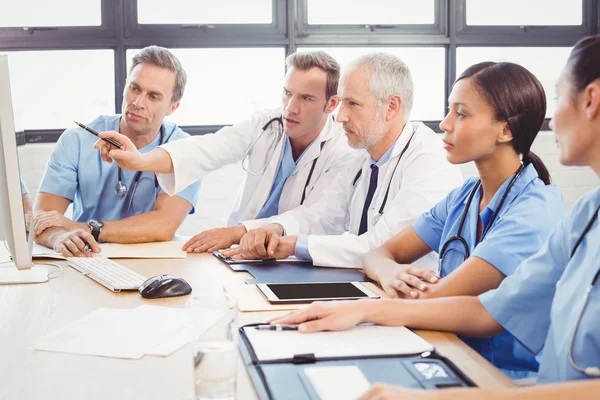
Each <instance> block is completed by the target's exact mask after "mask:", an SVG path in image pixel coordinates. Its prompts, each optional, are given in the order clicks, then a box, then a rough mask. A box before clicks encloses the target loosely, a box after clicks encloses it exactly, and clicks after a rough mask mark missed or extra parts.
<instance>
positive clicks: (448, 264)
mask: <svg viewBox="0 0 600 400" xmlns="http://www.w3.org/2000/svg"><path fill="white" fill-rule="evenodd" d="M511 178H512V177H510V178H508V179H507V180H506V181H505V182H504V183H503V185H502V186H501V187H500V189H499V190H498V191H497V192H496V194H495V195H494V197H493V198H492V200H491V202H490V204H489V205H488V206H487V207H486V208H485V209H484V210H483V211H482V212H481V213H479V203H480V199H481V188H480V189H479V190H478V191H477V193H476V194H475V196H474V197H473V201H472V202H471V206H470V208H469V211H468V213H467V217H466V220H465V224H464V227H463V231H462V237H463V238H464V239H465V241H466V242H467V244H468V247H469V252H470V254H471V257H478V258H480V259H482V260H484V261H487V262H488V263H490V264H491V265H493V266H494V267H495V268H496V269H498V270H499V271H500V272H502V274H504V275H505V276H510V275H512V274H513V273H514V271H515V270H516V269H517V267H518V266H519V264H520V263H521V262H522V261H523V260H525V259H526V258H527V257H530V256H531V255H533V254H535V253H536V252H537V251H538V250H539V249H540V248H541V247H542V245H543V244H544V242H545V241H546V239H548V236H549V235H550V232H551V231H552V229H553V228H554V227H555V226H556V224H557V223H558V221H559V220H560V218H561V217H562V215H563V213H564V205H563V199H562V194H561V192H560V190H559V189H558V188H557V187H556V186H554V185H545V184H544V183H543V182H542V181H541V180H540V179H539V177H538V174H537V171H536V170H535V168H534V167H533V165H531V164H530V165H528V166H526V167H525V168H524V169H523V171H522V172H521V174H520V175H519V177H518V178H517V180H516V181H515V183H514V184H513V186H512V188H511V190H510V191H509V193H508V194H507V196H506V199H505V201H504V204H503V205H502V207H501V209H500V210H499V213H498V216H497V217H496V219H495V220H494V221H493V223H492V226H491V227H490V228H489V230H488V232H487V234H486V236H485V237H484V239H483V241H481V242H479V243H477V239H476V237H477V224H478V222H479V221H478V220H479V218H481V221H482V225H483V227H484V229H485V228H486V227H487V225H488V223H489V221H490V219H491V216H492V214H493V213H494V211H495V210H496V209H497V208H498V206H499V203H500V199H501V198H502V196H503V195H504V192H505V191H506V188H507V187H508V184H509V182H510V180H511ZM477 180H478V179H477V178H469V179H467V180H466V181H465V183H464V184H463V185H462V186H461V187H459V188H456V189H454V190H453V191H452V192H450V194H449V195H448V196H447V197H446V198H445V199H444V200H442V201H440V202H439V203H438V204H436V205H435V207H434V208H432V209H431V210H430V211H429V212H427V213H425V214H423V215H422V216H421V217H419V219H417V221H415V223H414V224H413V228H414V229H415V231H416V232H417V235H419V237H420V238H421V239H422V240H423V241H424V242H425V243H426V244H427V245H428V246H429V247H430V248H431V249H434V250H436V251H437V252H438V253H439V252H440V250H441V248H442V246H443V245H444V243H445V242H446V241H447V240H448V239H449V238H451V237H452V236H454V235H456V233H457V232H458V226H459V224H460V220H461V217H462V213H463V211H464V208H465V207H466V204H467V200H468V197H469V194H470V193H471V190H472V189H473V187H474V186H475V184H476V183H477ZM464 258H465V254H464V248H463V246H462V245H461V244H460V242H459V241H457V240H454V241H453V242H452V243H451V244H450V245H449V246H448V247H447V249H446V252H445V254H444V257H443V262H442V265H441V269H440V276H441V277H444V276H446V275H448V274H450V273H451V272H452V271H454V270H455V269H457V268H458V267H459V266H460V265H461V264H462V263H463V261H464ZM461 339H462V340H464V341H465V342H466V343H467V344H469V345H470V346H471V347H472V348H473V349H475V350H477V351H478V352H479V353H480V354H481V355H482V356H484V357H485V358H486V359H487V360H488V361H490V362H491V363H492V364H494V365H495V366H496V367H498V368H499V369H501V370H502V371H503V372H504V373H505V374H506V375H508V376H509V377H511V378H513V379H518V378H524V377H528V376H532V375H535V371H537V369H538V362H537V361H536V358H535V356H534V354H532V353H531V352H530V351H528V350H527V349H526V348H525V347H524V346H522V345H521V344H520V343H519V342H518V341H517V340H516V339H515V338H514V337H513V336H512V335H511V334H510V333H508V332H503V333H501V334H500V335H497V336H494V337H492V338H483V339H482V338H468V337H461Z"/></svg>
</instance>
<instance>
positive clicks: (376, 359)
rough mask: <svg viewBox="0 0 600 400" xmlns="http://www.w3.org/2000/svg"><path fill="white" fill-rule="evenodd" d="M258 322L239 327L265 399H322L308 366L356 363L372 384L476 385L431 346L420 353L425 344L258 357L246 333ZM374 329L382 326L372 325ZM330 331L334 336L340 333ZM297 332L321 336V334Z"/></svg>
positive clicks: (243, 349) (251, 369)
mask: <svg viewBox="0 0 600 400" xmlns="http://www.w3.org/2000/svg"><path fill="white" fill-rule="evenodd" d="M256 325H261V324H249V325H245V326H242V327H240V329H239V333H240V335H239V337H240V343H239V345H240V352H241V354H242V357H243V359H244V362H245V364H246V367H247V369H248V372H249V374H250V378H251V379H252V382H253V384H254V388H255V389H256V393H257V394H258V396H259V398H261V399H263V400H264V399H269V400H279V399H286V400H287V399H298V400H319V396H318V394H317V391H316V390H315V388H314V387H313V386H312V384H311V381H310V379H308V377H307V375H306V374H305V372H304V369H305V368H310V367H316V366H323V367H331V366H356V367H358V368H359V369H360V370H361V372H362V373H363V374H364V376H365V377H366V378H367V379H368V380H369V381H370V383H371V384H373V383H375V382H382V383H387V384H392V385H399V386H404V387H408V388H418V389H443V388H450V387H472V386H475V384H474V383H473V382H472V381H471V380H470V379H469V378H468V377H467V376H466V375H465V374H463V373H462V371H460V370H459V369H458V368H457V367H456V365H454V364H453V363H452V362H451V361H450V360H448V359H446V358H445V357H442V356H441V355H439V354H438V353H437V352H436V351H435V349H434V348H433V347H432V346H431V345H429V346H431V348H430V350H431V351H424V352H421V351H420V350H423V347H422V346H421V345H419V346H416V347H415V352H414V353H410V351H407V349H404V350H402V351H401V354H393V353H390V354H381V353H380V354H377V355H358V356H357V355H352V356H336V357H320V356H319V355H318V354H315V353H301V354H294V355H293V356H292V357H284V358H280V359H273V358H271V357H267V358H261V357H259V356H257V352H256V350H257V349H255V347H254V345H255V344H257V343H256V342H255V343H253V341H252V336H253V335H249V334H247V332H246V329H252V328H253V327H255V326H256ZM373 328H374V329H377V328H380V327H375V326H373ZM385 328H389V327H385ZM353 329H354V328H353ZM266 332H272V331H266ZM399 332H400V333H402V331H399ZM279 333H283V332H279ZM329 333H330V334H332V335H335V334H336V333H339V332H329ZM359 333H361V332H359ZM298 334H299V335H318V333H317V334H300V333H298ZM399 340H401V339H400V337H399ZM421 340H422V339H421ZM423 342H424V343H426V342H425V341H423ZM393 350H397V349H393ZM259 351H260V350H259Z"/></svg>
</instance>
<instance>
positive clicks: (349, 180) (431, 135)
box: [271, 123, 463, 271]
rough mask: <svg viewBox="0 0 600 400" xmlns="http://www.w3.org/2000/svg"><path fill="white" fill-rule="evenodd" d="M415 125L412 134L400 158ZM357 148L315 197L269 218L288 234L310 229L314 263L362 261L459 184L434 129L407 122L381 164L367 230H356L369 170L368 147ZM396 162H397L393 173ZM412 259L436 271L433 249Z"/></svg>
mask: <svg viewBox="0 0 600 400" xmlns="http://www.w3.org/2000/svg"><path fill="white" fill-rule="evenodd" d="M413 126H414V129H415V131H414V132H415V135H414V137H413V138H412V140H411V142H410V145H409V146H408V148H407V150H406V152H405V153H404V155H403V156H402V158H401V159H400V161H399V163H398V158H399V156H400V153H401V152H402V150H403V149H404V147H405V146H406V144H407V142H408V140H409V139H410V137H411V135H412V133H413ZM361 153H362V154H358V155H355V157H356V158H355V159H354V160H353V161H351V162H350V163H349V164H348V168H346V169H345V171H344V172H342V173H341V174H340V175H339V179H337V180H336V181H335V184H334V185H332V186H331V187H329V188H328V189H327V190H326V191H324V192H323V193H322V194H321V196H320V198H319V199H318V200H315V201H313V202H312V203H311V204H310V205H306V206H301V207H298V208H297V209H295V210H293V211H289V212H286V213H283V214H280V215H278V216H275V217H273V218H271V222H276V223H279V224H281V225H282V226H283V227H284V229H285V232H286V234H287V235H298V234H307V233H308V234H310V236H309V238H308V251H309V253H310V255H311V257H312V258H313V263H314V265H318V266H328V267H348V268H360V267H362V265H363V260H364V257H365V255H366V254H367V253H368V252H369V251H371V250H373V249H375V248H376V247H378V246H380V245H381V244H383V243H384V242H385V241H387V240H388V239H390V238H391V237H392V236H393V235H394V234H396V233H398V232H400V231H401V230H402V229H404V228H406V227H408V226H410V225H411V224H412V223H413V222H414V221H415V220H416V219H417V218H418V217H419V216H420V215H421V214H422V213H424V212H426V211H429V210H430V209H431V208H432V207H433V206H434V205H435V204H436V203H437V202H438V201H440V200H442V199H443V198H444V197H445V196H446V195H447V194H448V192H449V191H450V190H452V189H453V188H455V187H457V186H460V185H461V184H462V180H463V179H462V175H461V172H460V169H459V167H458V166H456V165H452V164H450V163H449V162H448V161H447V159H446V153H445V151H444V149H443V146H442V141H441V139H440V138H439V137H438V135H436V133H435V132H433V131H432V130H431V129H429V128H428V127H426V126H425V125H424V124H422V123H408V124H406V126H405V128H404V130H403V131H402V134H401V135H400V136H399V138H398V140H397V141H396V143H395V144H394V148H393V150H392V154H391V157H390V159H389V160H388V161H387V162H386V163H385V164H384V165H382V166H381V167H380V169H379V176H378V183H377V190H376V191H375V193H374V196H373V200H372V202H371V205H370V208H369V211H368V214H367V216H368V220H369V223H368V228H367V229H368V230H367V232H366V233H364V234H362V235H360V236H358V230H359V227H360V220H361V216H362V210H363V207H364V202H365V199H366V196H367V191H368V188H369V180H370V176H371V168H370V166H371V157H370V156H369V154H368V153H367V152H366V151H363V152H361ZM396 163H398V167H397V168H396V172H395V173H394V174H393V177H392V173H393V170H394V167H395V165H396ZM361 169H362V173H361V175H360V177H359V178H358V180H356V176H357V173H358V171H359V170H361ZM390 179H391V186H390V192H389V195H388V199H387V202H386V205H385V208H384V212H383V217H382V218H381V219H380V220H379V221H378V222H377V223H376V224H375V225H373V221H374V218H373V217H374V215H375V214H376V213H377V212H378V211H379V208H380V207H381V204H382V203H383V199H384V197H385V192H386V190H387V187H388V185H389V184H390ZM355 180H356V183H354V181H355ZM315 234H316V235H315ZM324 234H326V235H324ZM415 265H418V266H422V267H426V268H429V269H432V270H434V271H435V270H437V254H436V253H430V254H428V255H427V256H425V257H423V258H421V259H420V260H418V261H417V262H415Z"/></svg>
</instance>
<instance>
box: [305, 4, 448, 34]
mask: <svg viewBox="0 0 600 400" xmlns="http://www.w3.org/2000/svg"><path fill="white" fill-rule="evenodd" d="M446 9H447V8H446V6H445V0H434V22H433V24H373V25H371V24H344V25H335V24H327V25H324V24H309V23H308V1H307V0H298V2H297V11H296V13H297V14H296V15H297V16H298V18H297V25H298V36H299V39H301V42H302V44H303V45H308V44H311V39H310V38H311V37H313V36H314V37H315V39H316V40H323V39H324V38H325V37H330V38H336V39H344V38H345V39H346V40H348V39H350V40H351V39H352V38H353V37H354V38H355V40H361V39H360V38H361V37H364V35H365V33H367V35H369V37H370V40H371V41H374V42H377V43H382V44H384V43H386V42H387V41H392V42H393V43H397V40H398V37H397V36H405V39H406V40H407V41H408V42H413V41H414V40H415V39H417V38H418V37H420V36H425V37H429V40H431V39H433V38H434V37H435V36H437V37H438V39H439V38H445V37H446V34H447V15H446ZM340 36H343V37H344V38H342V37H340ZM422 39H424V38H422ZM417 40H418V39H417ZM429 43H431V42H429Z"/></svg>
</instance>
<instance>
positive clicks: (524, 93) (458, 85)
mask: <svg viewBox="0 0 600 400" xmlns="http://www.w3.org/2000/svg"><path fill="white" fill-rule="evenodd" d="M448 100H449V101H448V102H449V105H450V109H449V112H448V115H447V116H446V118H445V119H444V120H443V121H442V122H441V124H440V128H441V129H442V130H443V131H444V145H445V148H446V153H447V158H448V160H449V161H450V162H451V163H453V164H462V163H466V162H471V161H473V162H474V164H475V166H476V167H477V170H478V172H479V177H473V178H469V179H467V180H466V181H465V182H464V184H463V185H462V186H460V187H458V188H456V189H455V190H453V191H452V192H450V193H449V195H448V196H447V197H446V198H445V199H444V200H442V201H440V202H439V203H438V204H437V205H436V206H435V207H433V208H432V209H431V210H430V211H429V212H427V213H425V214H423V215H422V216H421V217H420V218H419V219H417V220H416V221H415V223H414V224H413V225H412V227H409V228H407V229H404V230H403V231H402V232H400V233H398V234H397V235H396V236H394V237H393V238H392V239H391V240H389V241H388V242H387V243H385V244H384V245H383V246H381V247H380V248H379V249H377V250H375V251H374V252H372V253H371V254H369V255H368V256H367V257H366V258H365V265H364V270H365V272H366V273H367V275H368V276H369V277H370V278H372V279H374V280H376V281H378V282H379V283H380V284H381V286H382V288H383V289H384V290H385V291H386V292H387V293H388V294H389V295H390V296H392V297H404V298H408V299H411V298H412V299H414V298H433V297H448V296H461V295H479V294H481V293H484V292H486V291H488V290H490V289H495V288H497V287H498V286H499V285H500V283H501V282H502V280H503V279H504V278H505V277H507V276H510V275H512V274H513V273H514V271H515V270H516V269H517V267H518V266H519V264H520V263H521V262H523V260H525V259H526V258H528V257H530V256H532V255H533V254H535V253H536V252H537V251H538V250H539V249H540V247H542V245H543V244H544V242H545V241H546V240H547V239H548V237H549V236H550V232H552V229H554V227H555V226H556V224H557V223H558V222H559V221H560V218H561V217H562V215H563V210H564V205H563V200H562V195H561V193H560V190H559V189H558V188H557V187H556V186H553V185H549V183H550V177H549V174H548V171H547V170H546V168H545V167H544V164H543V163H542V161H541V160H540V159H539V158H538V157H537V156H536V155H535V154H533V153H532V152H531V150H530V148H531V144H532V143H533V141H534V139H535V137H536V135H537V134H538V132H539V130H540V128H541V126H542V123H543V121H544V117H545V114H546V96H545V93H544V89H543V88H542V85H541V84H540V82H539V81H538V80H537V78H536V77H535V76H534V75H533V74H532V73H531V72H529V71H528V70H527V69H525V68H523V67H522V66H520V65H517V64H512V63H493V62H484V63H480V64H476V65H473V66H472V67H470V68H468V69H467V70H466V71H465V72H464V73H463V74H462V75H461V76H460V77H459V78H458V79H457V81H456V82H455V83H454V86H453V88H452V92H451V93H450V97H449V99H448ZM521 158H522V161H521ZM431 251H436V252H437V253H438V254H439V260H440V270H439V274H440V277H441V279H438V278H437V277H436V276H435V275H434V274H433V273H432V272H431V271H429V270H427V269H425V268H419V267H417V266H413V265H410V264H411V263H415V262H416V264H417V265H418V261H417V260H418V259H419V258H420V257H423V256H424V255H425V254H427V253H430V252H431ZM461 339H463V340H464V341H465V342H466V343H467V344H469V345H470V346H471V347H472V348H474V349H475V350H476V351H477V352H479V353H480V354H481V355H483V356H484V357H485V358H486V359H487V360H488V361H490V362H491V363H493V364H494V365H495V366H496V367H498V368H500V369H501V370H502V372H504V373H505V374H506V375H508V376H509V377H510V378H513V379H519V378H526V377H530V376H534V375H535V374H536V373H537V370H538V367H539V364H538V362H537V360H536V359H535V355H534V354H532V353H531V352H530V351H528V350H527V349H526V348H525V347H523V346H522V345H521V344H520V343H519V342H518V341H517V340H516V339H515V338H514V337H513V336H512V335H511V334H510V333H508V332H502V333H500V334H499V335H496V336H494V337H491V338H471V337H461Z"/></svg>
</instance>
